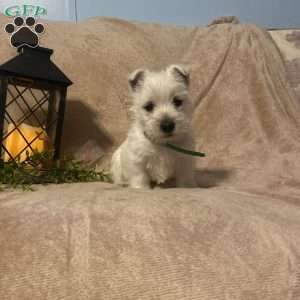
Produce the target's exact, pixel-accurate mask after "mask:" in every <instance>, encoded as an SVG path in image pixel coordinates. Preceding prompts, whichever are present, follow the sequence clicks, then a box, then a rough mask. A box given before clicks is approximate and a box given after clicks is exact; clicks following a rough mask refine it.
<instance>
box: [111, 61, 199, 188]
mask: <svg viewBox="0 0 300 300" xmlns="http://www.w3.org/2000/svg"><path fill="white" fill-rule="evenodd" d="M129 82H130V85H131V88H132V92H133V106H132V108H131V109H132V112H133V115H134V121H133V123H132V126H131V128H130V130H129V132H128V136H127V138H126V140H125V141H124V142H123V144H122V145H121V146H120V147H119V148H118V149H117V150H116V152H115V153H114V154H113V157H112V165H111V172H112V176H113V180H114V182H115V183H116V184H119V185H122V186H130V187H132V188H150V187H151V183H152V182H155V183H157V184H160V183H164V182H165V181H166V180H167V179H171V178H175V179H176V185H177V186H178V187H195V186H196V183H195V179H194V159H193V157H192V156H189V155H185V154H181V153H177V152H175V151H174V150H171V149H169V148H166V147H165V146H164V145H165V144H166V143H167V142H169V143H171V144H174V145H177V146H180V147H183V148H187V149H193V148H194V141H193V137H192V133H191V126H190V122H191V118H192V111H193V104H192V102H191V100H190V99H189V96H188V85H189V74H188V72H187V71H186V70H185V69H184V68H183V67H181V66H177V65H172V66H169V67H168V68H167V69H165V70H162V71H160V72H152V71H148V70H141V69H139V70H136V71H135V72H133V73H132V74H131V75H130V77H129ZM180 103H181V104H180ZM151 108H152V110H151ZM165 120H167V122H172V123H173V124H175V128H174V130H173V131H172V132H167V133H166V132H164V131H163V130H162V125H161V124H162V122H164V121H165Z"/></svg>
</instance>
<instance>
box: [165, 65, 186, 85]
mask: <svg viewBox="0 0 300 300" xmlns="http://www.w3.org/2000/svg"><path fill="white" fill-rule="evenodd" d="M167 71H168V72H169V73H170V74H172V75H173V76H175V78H176V79H177V80H178V81H181V82H183V83H184V84H185V85H186V86H188V85H189V84H190V74H189V71H188V70H187V69H186V68H185V67H183V66H180V65H171V66H169V67H168V68H167Z"/></svg>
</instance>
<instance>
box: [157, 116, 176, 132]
mask: <svg viewBox="0 0 300 300" xmlns="http://www.w3.org/2000/svg"><path fill="white" fill-rule="evenodd" d="M175 125H176V124H175V122H174V121H172V120H170V119H164V120H162V121H161V122H160V130H161V131H162V132H163V133H167V134H171V133H172V132H173V131H174V130H175Z"/></svg>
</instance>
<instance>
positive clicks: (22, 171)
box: [0, 152, 111, 190]
mask: <svg viewBox="0 0 300 300" xmlns="http://www.w3.org/2000/svg"><path fill="white" fill-rule="evenodd" d="M52 157H53V154H52V153H51V152H43V153H38V152H35V153H34V154H33V155H30V156H29V155H28V154H27V159H26V160H25V161H23V162H15V161H9V162H3V161H1V160H0V190H1V189H2V190H3V189H4V188H19V187H21V188H23V190H32V185H33V184H50V183H55V184H60V183H74V182H92V181H103V182H111V180H110V177H109V175H108V174H107V173H105V172H103V171H101V172H96V171H95V170H94V169H92V168H89V167H87V166H86V165H84V163H83V162H80V161H76V160H74V159H72V158H64V159H61V160H53V159H52Z"/></svg>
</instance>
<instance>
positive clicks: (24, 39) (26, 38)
mask: <svg viewBox="0 0 300 300" xmlns="http://www.w3.org/2000/svg"><path fill="white" fill-rule="evenodd" d="M44 30H45V28H44V25H43V24H41V23H37V24H36V22H35V19H34V18H33V17H27V18H26V19H25V20H24V18H22V17H16V18H15V19H14V22H13V23H8V24H6V26H5V31H6V32H7V33H8V34H10V35H11V37H10V43H11V45H12V46H13V47H15V48H19V47H21V46H24V45H25V46H29V47H31V48H35V47H37V46H38V45H39V34H42V33H43V32H44Z"/></svg>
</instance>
